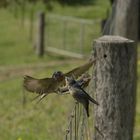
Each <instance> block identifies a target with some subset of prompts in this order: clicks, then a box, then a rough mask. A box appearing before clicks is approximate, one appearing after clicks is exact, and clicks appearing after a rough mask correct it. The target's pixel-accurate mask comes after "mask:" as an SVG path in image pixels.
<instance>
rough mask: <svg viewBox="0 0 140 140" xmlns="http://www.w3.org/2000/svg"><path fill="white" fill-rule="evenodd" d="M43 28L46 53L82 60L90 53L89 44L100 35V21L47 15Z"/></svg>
mask: <svg viewBox="0 0 140 140" xmlns="http://www.w3.org/2000/svg"><path fill="white" fill-rule="evenodd" d="M45 28H46V29H45V46H46V47H45V50H46V51H48V52H53V53H58V54H61V55H67V56H71V57H76V58H83V57H85V56H86V55H88V54H89V52H90V51H91V48H90V47H91V44H89V42H92V40H93V39H94V38H97V37H98V36H99V34H100V20H99V19H97V20H89V19H81V18H75V17H69V16H59V15H54V14H49V15H46V27H45Z"/></svg>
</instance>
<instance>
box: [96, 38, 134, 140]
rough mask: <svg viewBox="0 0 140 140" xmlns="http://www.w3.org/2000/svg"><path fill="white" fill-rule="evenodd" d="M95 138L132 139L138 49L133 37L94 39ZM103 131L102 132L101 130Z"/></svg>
mask: <svg viewBox="0 0 140 140" xmlns="http://www.w3.org/2000/svg"><path fill="white" fill-rule="evenodd" d="M94 45H95V46H94V47H95V48H94V49H95V52H94V57H95V58H97V62H96V64H95V73H94V74H95V79H94V82H95V97H96V100H97V101H98V102H99V104H100V105H99V106H97V107H96V106H95V108H94V110H95V112H94V115H95V124H94V125H95V128H96V129H95V140H132V139H133V126H134V116H135V94H136V51H135V47H134V42H133V41H132V40H129V39H126V38H123V37H120V36H103V37H101V38H99V39H97V40H96V41H95V44H94ZM99 132H100V133H99Z"/></svg>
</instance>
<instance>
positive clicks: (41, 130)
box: [0, 0, 140, 140]
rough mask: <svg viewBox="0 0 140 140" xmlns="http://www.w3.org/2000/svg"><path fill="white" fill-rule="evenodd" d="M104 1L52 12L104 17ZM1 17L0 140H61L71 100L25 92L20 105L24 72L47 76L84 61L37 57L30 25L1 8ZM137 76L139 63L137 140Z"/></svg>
mask: <svg viewBox="0 0 140 140" xmlns="http://www.w3.org/2000/svg"><path fill="white" fill-rule="evenodd" d="M106 1H107V0H104V1H102V0H98V1H97V2H96V4H97V5H93V6H87V7H86V8H85V7H84V6H79V7H76V8H75V7H71V6H69V7H61V6H60V5H56V6H55V8H54V10H53V11H52V12H51V13H57V14H61V15H71V16H77V17H82V18H99V17H105V10H106V9H107V7H109V4H108V3H106ZM81 11H82V12H81ZM99 11H100V12H99ZM89 13H90V14H89ZM0 17H1V22H0V27H1V30H0V139H2V140H9V139H10V140H60V139H61V140H62V139H63V136H64V130H65V128H66V125H67V117H68V115H69V112H70V111H71V109H72V106H73V99H72V98H71V97H70V96H65V97H64V96H58V95H55V94H53V95H49V96H48V97H47V98H46V99H44V100H43V101H42V102H41V103H39V104H36V103H35V102H31V101H30V100H31V99H32V98H33V97H34V94H31V93H30V94H29V93H26V98H27V100H26V102H27V103H26V105H24V106H23V89H22V80H23V75H24V74H30V75H32V76H36V77H40V78H41V77H45V76H50V75H51V74H52V73H53V72H54V71H56V70H62V71H64V72H66V71H68V70H69V69H71V68H74V67H75V66H77V65H80V64H82V63H83V62H85V61H84V60H75V59H70V58H65V57H63V56H54V55H53V56H52V55H50V54H48V55H47V54H46V55H45V56H44V57H43V58H38V57H37V56H36V55H35V54H34V51H33V45H32V42H30V41H29V27H28V26H29V25H28V24H25V25H24V27H22V26H21V24H20V19H14V17H13V14H12V13H10V12H9V11H7V10H4V9H0ZM91 49H92V47H91ZM139 77H140V63H139V62H138V90H137V109H136V125H135V132H134V139H135V140H139V139H140V133H139V132H140V88H139V87H140V79H139Z"/></svg>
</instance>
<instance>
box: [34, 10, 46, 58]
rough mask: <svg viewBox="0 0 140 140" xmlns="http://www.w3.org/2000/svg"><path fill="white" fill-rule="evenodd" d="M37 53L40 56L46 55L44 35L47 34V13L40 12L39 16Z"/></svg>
mask: <svg viewBox="0 0 140 140" xmlns="http://www.w3.org/2000/svg"><path fill="white" fill-rule="evenodd" d="M38 20H39V21H38V29H37V44H36V53H37V55H38V56H39V57H42V56H43V55H44V35H45V13H44V12H40V13H39V16H38Z"/></svg>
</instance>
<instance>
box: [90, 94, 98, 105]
mask: <svg viewBox="0 0 140 140" xmlns="http://www.w3.org/2000/svg"><path fill="white" fill-rule="evenodd" d="M89 100H90V101H91V102H92V103H94V104H96V105H99V103H98V102H97V101H95V100H94V99H93V98H91V97H90V96H89Z"/></svg>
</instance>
